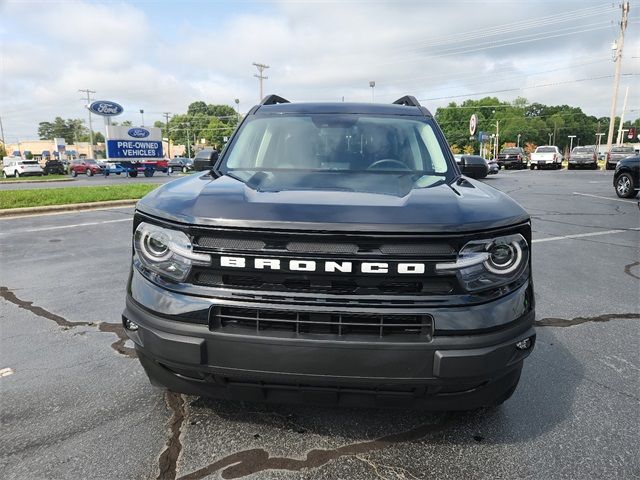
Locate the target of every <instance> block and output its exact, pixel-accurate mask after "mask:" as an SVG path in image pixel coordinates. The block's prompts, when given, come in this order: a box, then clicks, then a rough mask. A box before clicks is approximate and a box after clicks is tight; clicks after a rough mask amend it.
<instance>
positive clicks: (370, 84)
mask: <svg viewBox="0 0 640 480" xmlns="http://www.w3.org/2000/svg"><path fill="white" fill-rule="evenodd" d="M369 87H371V103H375V101H376V97H375V93H374V92H375V89H376V81H375V80H371V81H370V82H369Z"/></svg>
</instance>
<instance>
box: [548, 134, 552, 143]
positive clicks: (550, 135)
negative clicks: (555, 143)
mask: <svg viewBox="0 0 640 480" xmlns="http://www.w3.org/2000/svg"><path fill="white" fill-rule="evenodd" d="M547 135H549V145H551V137H552V136H553V133H548V134H547Z"/></svg>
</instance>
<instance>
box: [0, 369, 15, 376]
mask: <svg viewBox="0 0 640 480" xmlns="http://www.w3.org/2000/svg"><path fill="white" fill-rule="evenodd" d="M13 374H14V371H13V368H9V367H7V368H0V377H8V376H9V375H13Z"/></svg>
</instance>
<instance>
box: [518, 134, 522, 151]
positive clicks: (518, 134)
mask: <svg viewBox="0 0 640 480" xmlns="http://www.w3.org/2000/svg"><path fill="white" fill-rule="evenodd" d="M520 136H521V135H520V134H518V148H520Z"/></svg>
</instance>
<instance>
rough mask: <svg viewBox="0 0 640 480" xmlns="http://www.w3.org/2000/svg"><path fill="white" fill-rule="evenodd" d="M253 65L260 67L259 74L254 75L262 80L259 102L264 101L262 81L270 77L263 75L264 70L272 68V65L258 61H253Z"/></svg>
mask: <svg viewBox="0 0 640 480" xmlns="http://www.w3.org/2000/svg"><path fill="white" fill-rule="evenodd" d="M253 66H255V67H256V68H257V69H258V74H257V75H254V77H256V78H257V79H258V80H260V98H259V99H258V102H261V101H262V81H263V80H267V79H268V78H269V77H265V76H264V75H262V72H264V71H265V70H266V69H267V68H270V67H269V65H265V64H264V63H256V62H253Z"/></svg>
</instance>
